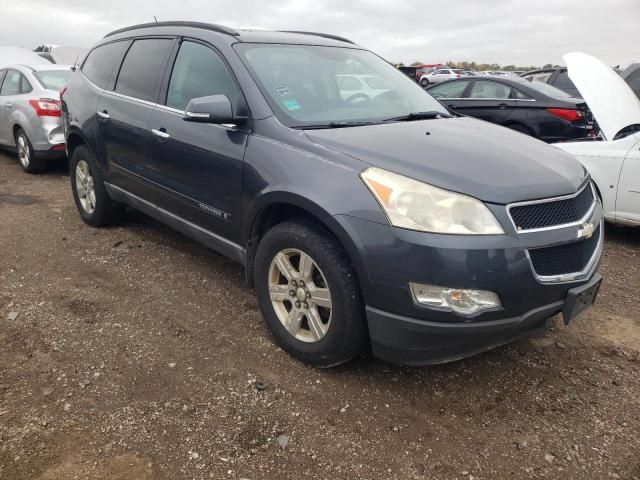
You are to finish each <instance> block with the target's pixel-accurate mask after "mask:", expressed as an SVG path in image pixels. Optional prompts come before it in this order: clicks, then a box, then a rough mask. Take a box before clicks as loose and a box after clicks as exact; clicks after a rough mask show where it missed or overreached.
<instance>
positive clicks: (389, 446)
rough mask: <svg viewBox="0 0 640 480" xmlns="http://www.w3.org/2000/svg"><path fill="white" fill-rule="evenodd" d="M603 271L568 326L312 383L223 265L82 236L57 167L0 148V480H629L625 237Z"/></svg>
mask: <svg viewBox="0 0 640 480" xmlns="http://www.w3.org/2000/svg"><path fill="white" fill-rule="evenodd" d="M601 271H602V273H603V275H604V277H605V284H604V286H603V288H602V290H601V293H600V296H599V301H598V304H597V306H596V308H594V309H593V310H592V311H590V312H589V313H588V314H587V315H586V316H584V317H582V318H581V319H580V320H578V321H577V322H576V323H575V324H573V325H572V326H571V327H565V326H564V325H563V324H562V323H561V322H560V321H559V320H557V319H556V320H555V321H554V322H553V324H552V326H551V328H550V329H549V331H548V332H546V333H545V334H543V335H539V336H537V337H535V338H530V339H525V340H522V341H519V342H517V343H515V344H512V345H509V346H506V347H503V348H499V349H497V350H494V351H492V352H489V353H486V354H483V355H480V356H477V357H474V358H471V359H467V360H464V361H460V362H457V363H453V364H449V365H443V366H437V367H429V368H408V367H398V366H394V365H390V364H387V363H384V362H381V361H378V360H375V359H371V358H361V359H357V360H356V361H354V362H352V363H350V364H348V365H346V366H343V367H340V368H337V369H334V370H329V371H324V370H317V369H314V368H310V367H307V366H305V365H303V364H301V363H299V362H297V361H295V360H293V359H292V358H290V357H289V356H287V355H286V354H285V353H284V352H282V351H281V350H279V349H278V348H277V347H275V346H274V344H273V343H272V342H271V340H270V338H269V334H268V332H267V330H266V328H265V326H264V324H263V321H262V318H261V315H260V312H259V310H258V305H257V301H256V299H255V296H254V294H253V292H252V290H251V289H249V288H248V287H247V286H245V284H244V283H243V280H242V271H241V268H240V266H239V265H237V264H234V263H232V262H231V261H228V260H226V259H225V258H223V257H221V256H219V255H217V254H215V253H213V252H211V251H209V250H207V249H206V248H204V247H202V246H200V245H198V244H196V243H194V242H192V241H191V240H189V239H187V238H186V237H184V236H182V235H180V234H178V233H175V232H173V231H172V230H170V229H168V228H166V227H164V226H162V225H161V224H159V223H157V222H156V221H154V220H151V219H149V218H147V217H145V216H143V215H141V214H138V213H135V212H133V213H130V214H129V215H128V216H127V218H126V219H125V220H124V222H123V223H122V224H121V225H120V226H118V227H114V228H110V229H105V230H96V229H92V228H90V227H88V226H86V225H84V224H83V223H82V222H81V220H80V217H79V216H78V214H77V212H76V208H75V206H74V204H73V201H72V197H71V191H70V187H69V178H68V174H67V172H66V166H65V163H63V162H60V163H57V164H54V165H53V166H52V168H51V169H49V171H47V172H46V173H44V174H42V175H37V176H34V175H28V174H25V173H23V172H22V171H21V169H20V168H19V166H18V164H17V161H16V160H15V157H13V156H12V155H8V154H0V479H7V480H20V479H39V480H70V479H83V480H86V479H92V480H93V479H96V480H99V479H109V480H116V479H117V480H130V479H131V480H138V479H140V480H149V479H171V480H179V479H209V478H214V479H249V480H258V479H316V478H317V479H329V480H333V479H371V480H374V479H375V480H378V479H465V480H472V479H476V480H480V479H503V478H552V479H559V478H563V479H565V478H575V479H588V478H597V479H606V478H620V479H635V480H640V307H639V305H638V301H637V298H636V297H637V295H638V292H640V273H639V272H640V229H638V230H633V229H623V228H614V227H609V228H607V241H606V246H605V252H604V257H603V261H602V268H601Z"/></svg>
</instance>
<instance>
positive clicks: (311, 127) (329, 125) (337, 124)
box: [291, 121, 380, 130]
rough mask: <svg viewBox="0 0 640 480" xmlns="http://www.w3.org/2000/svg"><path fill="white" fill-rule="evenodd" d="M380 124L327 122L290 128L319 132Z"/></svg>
mask: <svg viewBox="0 0 640 480" xmlns="http://www.w3.org/2000/svg"><path fill="white" fill-rule="evenodd" d="M378 123H380V122H364V121H362V122H358V121H353V122H329V123H326V124H321V125H300V126H296V127H291V128H300V129H302V130H314V129H317V130H320V129H323V128H347V127H362V126H364V125H376V124H378Z"/></svg>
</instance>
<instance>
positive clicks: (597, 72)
mask: <svg viewBox="0 0 640 480" xmlns="http://www.w3.org/2000/svg"><path fill="white" fill-rule="evenodd" d="M563 58H564V61H565V63H566V64H567V68H568V71H569V78H571V80H572V81H573V83H574V84H575V85H576V88H577V89H578V90H579V91H580V94H581V96H582V98H584V100H585V101H586V102H587V105H588V106H589V109H590V110H591V112H592V113H593V115H594V117H595V120H596V122H597V123H598V126H599V127H600V132H601V138H598V139H593V140H585V141H573V142H566V143H557V144H555V146H556V147H558V148H561V149H562V150H564V151H566V152H569V153H571V154H573V155H574V156H575V157H576V158H577V159H578V160H580V162H582V164H583V165H584V166H585V167H586V169H587V170H588V171H589V173H591V177H592V178H593V180H594V182H595V184H596V187H597V188H598V190H599V192H600V194H601V196H602V203H603V210H604V217H605V219H606V220H608V221H609V222H612V223H617V224H622V225H633V226H640V100H638V97H636V95H635V94H634V93H633V91H632V90H631V88H629V85H628V84H627V83H626V82H625V81H624V80H623V79H622V78H621V77H620V75H618V74H617V73H616V72H615V71H614V70H613V69H612V68H611V67H609V66H608V65H606V64H605V63H603V62H601V61H600V60H598V59H597V58H594V57H592V56H590V55H586V54H584V53H577V52H576V53H569V54H567V55H565V56H564V57H563Z"/></svg>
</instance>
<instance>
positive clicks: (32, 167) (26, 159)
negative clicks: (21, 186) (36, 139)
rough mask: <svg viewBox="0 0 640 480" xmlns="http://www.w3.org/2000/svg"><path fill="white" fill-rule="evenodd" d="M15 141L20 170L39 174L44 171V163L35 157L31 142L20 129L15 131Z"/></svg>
mask: <svg viewBox="0 0 640 480" xmlns="http://www.w3.org/2000/svg"><path fill="white" fill-rule="evenodd" d="M15 140H16V147H17V150H18V160H19V161H20V166H21V167H22V169H23V170H24V171H25V172H27V173H39V172H41V171H42V170H44V161H42V159H40V158H37V157H36V155H35V152H34V151H33V146H32V145H31V141H30V140H29V137H27V134H26V133H25V131H24V130H23V129H22V128H18V129H17V130H16V134H15Z"/></svg>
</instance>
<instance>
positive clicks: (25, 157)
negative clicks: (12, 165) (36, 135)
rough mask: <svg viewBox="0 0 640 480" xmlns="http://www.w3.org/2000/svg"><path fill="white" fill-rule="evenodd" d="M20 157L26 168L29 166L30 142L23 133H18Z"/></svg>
mask: <svg viewBox="0 0 640 480" xmlns="http://www.w3.org/2000/svg"><path fill="white" fill-rule="evenodd" d="M18 159H19V160H20V163H21V164H22V166H23V167H24V168H28V167H29V161H30V160H31V159H30V156H29V143H28V141H27V137H25V136H24V135H23V134H20V135H18Z"/></svg>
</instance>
